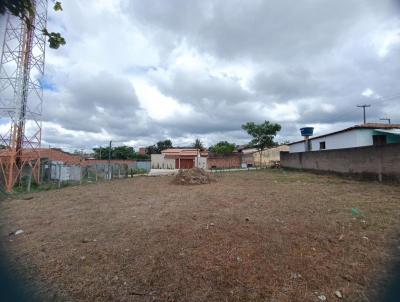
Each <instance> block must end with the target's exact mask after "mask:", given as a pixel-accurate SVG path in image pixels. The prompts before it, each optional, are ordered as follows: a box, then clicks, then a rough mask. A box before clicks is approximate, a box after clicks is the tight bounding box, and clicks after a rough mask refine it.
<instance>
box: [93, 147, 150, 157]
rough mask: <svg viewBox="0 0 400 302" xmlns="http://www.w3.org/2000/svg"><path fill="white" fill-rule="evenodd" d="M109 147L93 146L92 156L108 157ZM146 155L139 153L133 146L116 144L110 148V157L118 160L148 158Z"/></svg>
mask: <svg viewBox="0 0 400 302" xmlns="http://www.w3.org/2000/svg"><path fill="white" fill-rule="evenodd" d="M109 150H110V147H109V146H106V147H99V148H93V152H94V157H95V158H96V159H108V153H109ZM148 158H149V156H148V155H140V154H139V153H138V152H136V151H135V149H134V148H133V147H129V146H116V147H112V148H111V159H120V160H140V159H142V160H143V159H148Z"/></svg>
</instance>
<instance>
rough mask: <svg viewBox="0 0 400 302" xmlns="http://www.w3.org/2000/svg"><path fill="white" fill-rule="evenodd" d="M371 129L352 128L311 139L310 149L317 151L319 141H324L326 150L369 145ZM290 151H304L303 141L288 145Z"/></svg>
mask: <svg viewBox="0 0 400 302" xmlns="http://www.w3.org/2000/svg"><path fill="white" fill-rule="evenodd" d="M373 132H374V130H373V129H353V130H349V131H346V132H341V133H337V134H332V135H328V136H322V137H319V138H315V139H311V146H312V151H319V143H320V142H325V146H326V150H331V149H343V148H354V147H363V146H371V145H372V144H373V140H372V135H373ZM289 147H290V150H289V152H290V153H296V152H305V145H304V141H302V142H299V143H296V144H293V145H290V146H289Z"/></svg>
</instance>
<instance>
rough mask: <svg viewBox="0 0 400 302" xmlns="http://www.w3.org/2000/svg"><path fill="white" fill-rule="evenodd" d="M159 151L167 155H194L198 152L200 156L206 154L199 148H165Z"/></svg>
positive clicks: (206, 153)
mask: <svg viewBox="0 0 400 302" xmlns="http://www.w3.org/2000/svg"><path fill="white" fill-rule="evenodd" d="M161 153H162V154H164V155H165V156H167V157H196V156H198V155H199V153H200V156H207V155H208V152H207V151H200V150H199V149H180V148H176V149H174V148H171V149H165V150H163V151H161Z"/></svg>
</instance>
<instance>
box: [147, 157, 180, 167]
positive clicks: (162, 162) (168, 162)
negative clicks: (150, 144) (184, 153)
mask: <svg viewBox="0 0 400 302" xmlns="http://www.w3.org/2000/svg"><path fill="white" fill-rule="evenodd" d="M151 168H152V169H175V159H173V158H165V156H164V154H152V155H151Z"/></svg>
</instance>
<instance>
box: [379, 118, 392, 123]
mask: <svg viewBox="0 0 400 302" xmlns="http://www.w3.org/2000/svg"><path fill="white" fill-rule="evenodd" d="M380 120H381V121H387V122H388V123H389V125H390V124H391V120H390V118H388V117H383V118H380Z"/></svg>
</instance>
